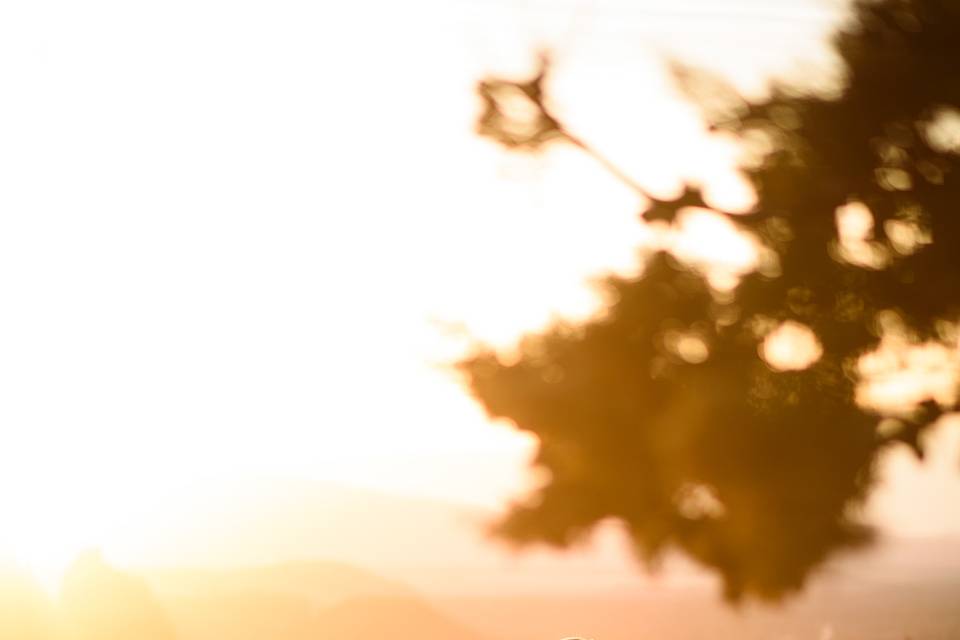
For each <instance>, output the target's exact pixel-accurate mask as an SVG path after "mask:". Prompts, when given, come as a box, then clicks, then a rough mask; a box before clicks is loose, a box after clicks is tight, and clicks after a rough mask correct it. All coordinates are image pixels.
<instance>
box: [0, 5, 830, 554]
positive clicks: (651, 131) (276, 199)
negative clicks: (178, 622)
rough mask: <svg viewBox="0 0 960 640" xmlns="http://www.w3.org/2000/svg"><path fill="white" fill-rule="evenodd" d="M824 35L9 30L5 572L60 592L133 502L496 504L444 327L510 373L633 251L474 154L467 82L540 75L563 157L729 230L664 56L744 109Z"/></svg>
mask: <svg viewBox="0 0 960 640" xmlns="http://www.w3.org/2000/svg"><path fill="white" fill-rule="evenodd" d="M833 15H835V13H834V12H833V11H832V10H831V9H830V7H829V6H828V5H824V4H822V3H817V2H813V1H809V2H797V3H790V4H787V3H778V4H776V5H772V4H769V3H762V2H759V0H758V1H755V2H748V1H747V0H724V1H723V2H721V3H716V2H710V3H706V2H692V1H691V2H688V3H681V4H679V5H678V4H677V3H676V2H667V1H666V0H663V1H659V0H648V1H646V2H639V1H638V2H624V1H614V0H607V1H600V0H582V1H581V0H577V1H574V0H571V1H569V2H561V3H557V2H546V1H545V0H543V1H540V0H537V1H534V0H530V1H527V2H520V0H497V1H491V0H448V1H446V2H441V1H440V0H413V1H412V2H405V3H395V2H387V1H386V0H366V1H364V2H355V3H351V2H346V3H344V2H339V3H320V2H310V1H306V0H274V1H271V2H266V1H264V0H247V1H244V2H226V1H225V0H169V1H167V2H163V3H131V2H124V1H122V0H115V1H107V0H96V1H92V2H84V3H75V2H68V1H66V0H61V1H56V0H12V1H8V2H4V3H3V4H2V6H0V92H2V96H3V97H2V99H0V301H2V309H3V311H2V313H0V424H2V425H3V433H4V436H3V443H2V447H0V499H2V501H3V502H2V505H3V506H2V510H3V516H4V530H3V532H2V533H0V537H2V538H4V540H0V544H2V545H5V546H7V547H10V548H12V549H14V551H13V553H14V554H19V555H21V556H25V557H28V558H34V559H37V558H44V559H46V560H44V561H46V562H55V561H58V560H51V558H59V557H60V556H63V555H66V554H69V553H72V552H73V550H74V549H75V548H78V547H81V546H84V545H86V544H91V543H95V542H96V541H97V540H99V539H101V538H102V537H103V536H105V535H107V534H106V533H105V532H109V531H110V530H111V528H112V527H115V526H117V522H118V520H117V518H121V517H122V512H123V507H124V505H128V504H129V503H130V501H131V500H132V499H134V498H136V497H137V496H165V499H171V498H172V494H171V493H170V492H171V491H172V489H170V487H173V486H188V485H189V484H190V482H193V481H198V482H199V481H202V480H200V479H202V478H204V477H210V476H216V477H218V478H220V479H222V478H224V477H231V476H233V475H236V476H238V477H239V476H240V475H243V474H247V473H253V472H258V473H264V472H266V473H277V474H292V475H303V476H307V477H311V478H316V479H320V480H336V481H339V482H345V483H352V484H359V485H366V486H375V487H385V488H389V489H391V490H393V491H398V492H411V493H418V494H423V495H433V496H441V497H446V498H450V499H458V500H463V501H469V502H475V503H482V504H495V503H497V502H498V501H500V500H501V499H502V498H503V497H504V496H506V495H510V494H511V493H514V492H515V491H516V490H517V488H518V487H520V486H522V483H523V482H524V477H525V476H524V472H523V461H524V460H525V458H526V456H527V455H528V453H529V451H530V446H531V444H530V442H529V441H528V440H526V439H524V438H523V437H520V436H519V435H517V434H514V433H512V432H511V431H509V430H507V429H506V428H500V427H491V426H490V425H488V424H486V423H485V421H484V419H483V417H482V415H481V414H480V412H479V410H478V409H477V408H476V407H474V406H473V405H472V404H471V402H470V401H469V400H468V399H467V398H466V397H465V395H464V394H463V393H462V391H461V389H460V388H459V387H458V386H457V384H456V382H455V381H453V380H452V379H450V377H449V375H448V374H447V373H446V372H444V371H443V370H442V369H441V368H439V367H437V366H436V365H437V363H442V362H444V361H447V360H449V358H451V357H452V355H453V354H454V353H455V348H456V347H458V344H457V343H456V341H451V339H450V338H449V335H447V334H448V333H449V332H448V331H446V330H445V329H444V327H449V326H451V325H458V324H462V325H465V326H466V327H467V328H468V329H469V330H470V331H471V332H472V333H473V334H474V335H476V336H478V337H482V338H485V339H488V340H493V341H496V342H497V343H499V344H508V343H509V342H510V341H512V340H513V339H514V338H515V337H516V336H517V335H518V334H519V332H520V331H522V330H524V329H532V328H536V327H538V326H541V325H542V324H543V323H544V322H546V321H548V320H549V319H550V318H551V317H553V316H554V315H555V314H565V315H582V314H585V313H588V312H589V311H590V309H591V308H592V305H593V304H594V303H595V301H594V299H593V297H592V295H591V293H590V291H589V288H588V287H587V286H586V285H585V283H586V281H587V279H588V278H589V277H590V276H592V275H595V274H598V273H602V272H604V271H607V270H610V269H617V270H630V269H632V268H633V267H634V263H633V251H634V247H635V245H636V242H637V240H638V238H639V234H640V230H639V227H638V226H637V225H636V224H635V214H636V213H637V203H636V201H635V200H634V199H633V196H632V195H631V194H630V193H628V192H626V191H625V190H624V189H623V188H622V187H621V186H620V185H618V184H617V183H616V182H614V181H613V180H612V179H611V178H610V177H609V176H608V175H606V174H604V173H603V172H602V170H600V169H599V168H598V167H596V166H594V165H593V164H592V163H591V161H590V160H589V159H586V158H583V157H580V156H578V155H576V154H575V153H572V152H565V151H557V152H553V153H550V154H548V155H546V156H544V157H542V158H539V159H521V158H515V157H510V156H507V155H505V154H503V153H502V152H500V151H499V150H497V149H495V148H493V147H491V146H490V145H488V144H487V143H485V142H483V141H479V140H477V139H476V138H475V136H474V135H473V133H472V130H471V125H472V118H473V115H474V109H475V108H476V105H475V102H474V98H473V94H472V84H473V82H474V81H475V80H476V79H477V78H478V77H480V76H481V75H482V74H484V73H486V72H490V71H523V70H525V69H527V68H528V67H529V65H530V62H531V60H532V56H531V55H530V53H531V50H532V47H533V46H534V45H537V44H543V43H548V44H549V43H553V44H556V45H557V46H558V47H559V51H560V58H559V60H558V63H559V67H558V73H557V77H556V83H555V88H556V95H557V101H558V108H559V109H560V110H561V111H562V112H563V114H564V115H565V116H566V117H567V118H568V120H569V122H570V123H571V124H572V126H573V128H574V129H575V130H576V131H577V132H578V133H580V134H581V135H582V137H584V138H587V139H589V140H591V141H593V142H595V143H596V144H597V146H598V147H600V148H601V149H604V150H605V151H606V152H607V153H608V154H609V155H610V156H611V157H613V158H614V159H615V160H617V161H618V162H620V163H622V164H623V166H625V167H626V168H627V169H628V170H630V171H631V172H633V173H634V174H635V175H637V176H638V178H639V179H640V180H642V181H644V182H645V184H647V185H648V186H649V187H650V188H652V189H656V190H660V191H662V192H667V191H669V190H670V189H672V188H674V187H676V186H677V185H678V184H679V179H680V178H681V177H683V176H684V175H688V176H690V175H692V176H694V177H700V178H701V179H705V180H708V184H709V185H710V186H711V187H712V189H713V192H714V195H715V196H716V197H717V198H721V199H722V198H724V197H727V198H728V199H731V201H736V199H737V198H738V197H741V195H742V194H741V193H740V192H739V191H738V187H739V183H738V181H737V179H736V176H735V173H734V172H733V171H732V170H731V165H732V158H733V151H732V148H731V147H730V145H729V144H725V143H723V142H720V141H712V142H711V141H708V140H706V139H705V138H704V137H703V131H702V128H701V125H700V124H699V122H698V120H697V118H696V116H695V113H694V111H693V110H692V109H691V108H689V107H687V106H684V105H682V104H679V103H678V102H676V101H675V100H674V99H673V98H671V94H670V89H669V84H668V81H667V80H666V78H665V76H664V74H663V70H662V67H661V65H660V62H659V59H658V56H660V55H661V54H663V53H664V52H666V51H674V52H676V51H682V52H684V53H685V54H686V55H688V56H690V59H691V60H695V61H699V62H701V63H709V64H710V65H711V66H713V67H714V68H716V69H719V70H722V71H723V70H725V71H727V72H731V73H734V74H735V76H736V77H735V78H734V80H735V81H736V82H737V83H738V84H739V85H740V86H742V87H744V88H747V89H751V90H756V89H757V87H759V86H761V80H762V78H763V77H765V74H769V73H773V72H789V71H795V70H796V69H798V68H800V66H801V65H799V63H798V62H797V59H802V60H806V61H808V62H811V63H815V64H816V65H819V67H816V68H823V66H824V64H825V61H826V60H828V59H829V56H828V54H826V53H825V49H824V48H823V47H822V44H821V43H822V35H821V34H822V30H823V28H824V27H825V26H826V25H827V24H829V21H830V20H831V19H832V16H833ZM745 26H746V27H760V28H762V33H758V32H757V29H753V28H750V29H747V28H745ZM761 53H762V55H759V54H761ZM638 116H639V117H638ZM624 126H628V127H630V128H628V129H624ZM450 460H458V461H463V464H458V465H456V467H455V468H451V464H450ZM408 461H410V462H408ZM172 478H175V479H176V480H175V481H174V480H171V479H172ZM11 523H12V524H11Z"/></svg>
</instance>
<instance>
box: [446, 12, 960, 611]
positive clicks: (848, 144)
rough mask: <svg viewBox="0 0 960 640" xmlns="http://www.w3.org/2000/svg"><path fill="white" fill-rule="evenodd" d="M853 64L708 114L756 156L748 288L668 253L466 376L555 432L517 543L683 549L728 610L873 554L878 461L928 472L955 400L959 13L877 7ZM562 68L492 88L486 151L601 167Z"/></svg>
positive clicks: (853, 40) (487, 354)
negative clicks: (621, 531) (855, 555)
mask: <svg viewBox="0 0 960 640" xmlns="http://www.w3.org/2000/svg"><path fill="white" fill-rule="evenodd" d="M834 45H835V47H836V49H837V51H838V52H839V54H840V57H841V59H842V60H843V62H844V64H845V69H846V84H845V87H844V89H843V91H842V92H841V93H839V94H838V95H835V96H833V97H829V98H828V97H823V96H822V95H819V96H818V95H816V94H814V93H812V92H811V93H804V92H802V91H799V90H797V89H795V88H788V87H785V86H779V87H777V88H775V89H774V91H773V92H772V93H771V97H769V98H768V99H765V100H764V101H760V102H754V103H750V102H748V101H746V100H742V99H731V100H728V101H727V106H728V108H726V109H723V110H715V111H714V112H711V113H706V114H705V117H708V118H709V119H710V120H711V125H712V126H713V127H714V128H715V129H717V130H723V131H726V132H731V133H733V134H735V135H737V136H738V137H739V139H740V140H741V141H743V143H744V146H745V148H746V149H748V150H750V151H751V152H752V154H753V157H752V161H751V162H746V163H745V164H744V166H743V172H744V174H745V176H746V177H747V178H748V180H749V182H750V183H751V184H752V186H753V188H754V190H755V192H756V194H757V204H756V206H755V208H754V210H753V211H752V212H750V213H748V214H745V215H733V214H728V213H724V212H722V211H716V209H713V214H712V215H714V216H716V217H722V218H723V219H725V220H727V221H728V223H729V224H731V225H734V226H735V227H736V228H737V229H738V230H739V232H740V233H741V234H742V236H743V237H744V238H746V239H748V240H749V243H750V245H751V246H752V247H753V250H754V263H753V267H752V269H751V270H749V271H748V272H747V273H740V274H735V275H737V276H739V278H738V280H737V284H736V286H731V284H730V282H729V281H723V282H719V283H718V282H717V281H716V280H715V279H712V278H711V277H710V274H709V272H708V271H707V270H706V269H705V267H704V265H703V264H700V263H698V262H696V261H691V260H690V259H687V258H685V257H684V256H683V255H679V254H678V252H676V251H671V250H670V249H669V247H668V248H666V249H661V250H656V251H655V250H651V251H650V252H649V253H648V255H647V256H646V261H645V268H644V271H643V273H642V275H641V276H640V277H637V278H622V277H609V278H607V279H606V280H605V282H604V284H603V290H604V292H605V293H606V295H607V300H608V303H607V304H606V305H605V308H604V309H603V310H602V312H601V313H599V314H598V315H597V316H596V317H595V318H593V319H591V320H589V321H587V322H585V323H582V324H570V323H567V324H558V325H556V326H554V327H553V328H551V329H549V330H547V331H545V332H543V333H542V334H538V335H530V336H527V337H525V338H524V339H523V341H522V343H521V345H520V352H519V357H515V358H506V357H505V356H504V355H502V354H499V353H497V352H496V351H495V350H493V349H491V348H486V347H481V348H478V349H477V351H476V352H475V353H473V354H471V355H470V356H469V357H466V358H465V359H463V360H462V361H461V362H460V363H459V367H460V369H461V371H462V372H463V373H464V374H465V378H466V381H467V384H468V385H469V387H470V389H471V391H472V393H473V394H474V395H475V397H476V398H477V399H478V400H479V401H480V402H481V403H482V404H483V405H484V406H485V408H486V410H487V411H488V413H489V414H490V415H491V416H494V417H497V418H503V419H507V420H510V421H512V422H513V423H514V424H515V425H516V426H517V428H519V429H522V430H525V431H528V432H531V433H532V434H535V435H536V436H537V438H538V439H539V450H538V453H537V456H536V460H535V464H536V465H538V466H540V467H541V468H543V469H544V470H546V471H547V472H548V474H547V475H548V478H549V481H548V482H547V484H546V485H545V486H544V487H543V488H542V489H540V490H538V491H536V492H535V494H534V495H532V496H529V498H528V499H526V500H524V501H522V502H519V503H517V504H515V505H514V507H513V509H512V511H511V513H510V514H509V515H508V517H507V518H506V519H505V520H504V521H503V522H501V523H500V524H499V525H498V531H499V533H501V534H502V535H504V536H506V537H507V538H508V539H511V540H513V541H515V542H517V543H529V542H547V543H551V544H555V545H559V546H566V545H569V544H571V543H573V542H575V541H576V540H578V539H580V538H582V537H583V536H584V535H586V534H587V533H588V532H589V531H590V530H591V528H592V527H593V526H594V525H596V524H597V523H598V522H600V521H602V520H604V519H607V518H615V519H618V520H620V521H622V522H623V523H624V524H625V525H626V527H627V529H628V531H629V534H630V536H631V537H632V540H633V541H634V543H635V545H636V549H637V551H638V555H639V556H640V557H641V558H642V559H644V560H646V561H648V562H654V561H656V560H657V559H658V558H659V557H660V556H661V555H662V553H663V552H664V551H666V550H669V549H679V550H681V551H682V552H684V553H686V554H687V555H689V556H690V557H692V558H694V559H695V560H696V561H698V562H699V563H701V564H702V565H704V566H706V567H708V568H710V569H713V570H715V571H717V572H718V573H719V574H720V575H721V576H722V578H723V581H724V585H725V595H726V596H727V597H728V598H729V599H732V600H736V599H739V598H741V597H743V596H745V595H746V596H755V597H759V598H763V599H777V598H780V597H782V596H783V595H784V594H786V593H789V592H791V591H794V590H797V589H799V588H801V587H802V585H803V583H804V581H805V579H806V578H807V576H808V575H809V573H810V571H811V570H812V569H813V568H815V567H816V566H817V565H818V564H819V563H821V562H822V561H823V560H824V559H825V558H826V557H827V556H828V555H829V554H830V553H831V552H833V551H836V550H838V549H842V548H848V547H853V546H857V545H860V544H863V543H865V542H867V541H868V540H869V539H870V537H871V531H870V529H869V528H868V527H867V526H866V525H865V524H864V523H863V522H862V520H861V519H860V517H859V516H858V510H859V507H861V506H862V504H863V502H864V500H865V498H866V496H867V495H868V493H869V490H870V488H871V486H872V485H873V483H874V480H875V477H874V475H875V474H874V466H875V462H876V460H877V457H878V455H879V454H880V453H881V452H882V451H884V449H886V448H887V447H889V446H891V445H893V444H895V443H906V444H907V445H909V446H910V447H912V448H913V449H914V450H915V451H916V453H917V455H919V456H921V457H922V455H923V446H922V443H923V439H922V435H923V433H924V431H925V430H926V429H927V428H928V427H929V426H930V425H931V424H932V423H933V422H934V421H935V420H936V419H937V418H938V417H939V416H940V415H941V414H942V413H944V412H947V411H950V410H952V409H953V408H954V406H955V404H956V400H957V397H956V396H957V378H958V370H960V364H958V362H960V359H958V356H957V335H958V332H957V318H958V311H960V250H958V244H957V243H958V240H960V179H958V173H957V168H958V164H960V162H958V161H960V156H958V152H960V111H958V107H960V75H958V74H960V3H958V2H956V1H954V0H912V1H909V0H883V1H878V2H867V1H864V0H861V1H859V2H857V3H856V4H855V6H854V19H853V20H852V21H851V22H850V23H848V24H847V25H846V26H845V27H844V28H842V29H841V30H840V31H839V32H838V33H837V34H836V35H835V36H834ZM549 70H550V66H549V60H548V58H546V57H544V59H543V64H542V69H541V71H540V72H539V73H538V74H537V75H536V76H535V77H534V78H533V79H532V80H530V81H528V82H514V81H510V80H504V79H494V80H487V81H484V82H481V83H480V85H479V93H480V96H481V98H482V100H483V103H484V106H485V109H484V112H483V114H482V116H481V118H480V120H479V124H478V130H479V132H480V133H481V134H482V135H485V136H488V137H491V138H493V139H495V140H497V141H499V142H501V143H502V144H504V145H506V146H508V147H510V148H517V149H525V150H531V149H533V150H536V149H539V148H541V147H542V146H543V145H544V144H548V143H549V144H556V143H558V142H565V143H569V144H574V145H576V146H578V147H580V148H581V149H583V150H585V151H586V152H588V153H591V154H593V155H595V156H596V157H597V158H598V159H600V160H601V161H603V158H602V157H601V156H600V155H599V154H597V153H596V152H595V151H594V150H593V149H592V148H591V147H590V146H589V145H588V144H586V143H584V142H583V141H581V140H579V139H578V138H577V137H576V136H574V135H572V134H571V133H570V132H568V131H567V130H566V129H565V128H564V126H563V124H562V123H561V122H560V121H559V119H558V118H556V117H555V116H554V115H553V114H552V113H551V111H550V109H549V102H548V100H547V97H546V96H547V82H546V79H547V77H548V72H549ZM698 77H702V76H698V74H691V73H681V74H678V79H679V80H680V81H681V83H685V84H686V85H687V86H690V85H691V84H692V83H696V82H697V81H698ZM519 103H522V105H521V106H522V108H518V106H517V105H518V104H519ZM606 164H607V166H608V168H609V169H611V170H612V171H614V172H617V169H616V167H613V166H612V165H610V164H609V163H606ZM617 175H618V176H619V177H621V178H622V179H624V180H627V181H629V178H627V177H626V176H624V175H623V174H622V173H620V172H617ZM631 184H633V183H631ZM633 186H634V187H635V188H636V189H637V190H638V191H639V192H640V193H641V194H643V195H644V196H645V197H644V198H642V199H643V201H644V203H645V204H644V212H643V214H642V217H643V218H645V219H646V223H647V224H653V225H656V226H657V228H659V229H661V230H663V229H667V228H669V227H670V226H673V227H676V226H677V225H681V224H682V223H683V222H684V221H685V220H689V218H690V216H693V215H696V214H697V212H698V209H692V208H691V207H698V208H706V209H709V208H710V207H709V206H708V204H707V203H706V202H704V200H703V198H702V197H701V194H700V192H699V190H698V188H697V186H696V185H688V187H687V188H686V191H685V192H684V194H683V196H682V197H681V198H679V199H677V200H674V201H666V200H662V199H657V198H654V197H652V196H650V195H649V194H646V193H645V192H643V189H642V188H640V187H639V186H637V185H633ZM699 213H700V215H702V214H703V212H702V211H699ZM917 369H920V370H921V371H920V373H922V374H923V375H919V374H918V371H917ZM911 376H912V377H911Z"/></svg>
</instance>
